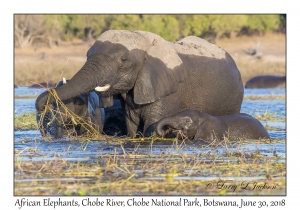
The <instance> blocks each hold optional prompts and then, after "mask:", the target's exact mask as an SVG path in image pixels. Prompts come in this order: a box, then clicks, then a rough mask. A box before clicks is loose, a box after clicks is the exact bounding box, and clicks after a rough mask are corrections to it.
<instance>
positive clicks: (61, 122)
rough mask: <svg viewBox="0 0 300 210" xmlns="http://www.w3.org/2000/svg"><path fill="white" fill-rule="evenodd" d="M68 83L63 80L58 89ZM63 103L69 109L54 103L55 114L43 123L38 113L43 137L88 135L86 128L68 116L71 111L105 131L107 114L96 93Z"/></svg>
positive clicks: (46, 116) (89, 93) (45, 118)
mask: <svg viewBox="0 0 300 210" xmlns="http://www.w3.org/2000/svg"><path fill="white" fill-rule="evenodd" d="M66 83H67V80H65V79H63V81H60V82H59V83H58V84H57V87H59V86H62V85H64V84H66ZM63 103H64V105H65V107H66V108H67V109H65V108H64V107H63V106H61V105H57V104H55V103H54V105H53V106H54V107H53V108H54V110H53V114H52V113H50V112H49V113H47V114H46V115H45V116H44V118H43V121H42V122H40V120H41V115H40V114H39V113H37V122H38V124H40V125H41V126H40V131H41V133H42V135H45V134H47V133H49V134H50V135H51V136H55V138H62V137H63V136H64V135H67V134H74V135H82V134H84V133H86V131H87V130H86V128H84V126H82V125H80V124H77V123H76V121H75V119H74V118H72V117H70V115H68V114H67V112H69V111H71V112H72V113H73V114H75V115H77V116H79V117H81V118H82V119H84V120H85V121H86V122H87V123H91V124H92V125H93V127H94V128H95V129H96V130H98V131H99V132H101V131H102V130H103V124H104V119H105V113H104V109H103V108H100V106H99V96H98V94H97V93H96V92H95V91H92V92H88V93H85V94H81V95H79V96H76V97H73V98H71V99H68V100H64V101H63Z"/></svg>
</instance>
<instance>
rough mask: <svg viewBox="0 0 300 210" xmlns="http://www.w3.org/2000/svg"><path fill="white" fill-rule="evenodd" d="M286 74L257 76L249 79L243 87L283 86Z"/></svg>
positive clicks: (284, 85)
mask: <svg viewBox="0 0 300 210" xmlns="http://www.w3.org/2000/svg"><path fill="white" fill-rule="evenodd" d="M285 87H286V76H270V75H266V76H257V77H253V78H252V79H250V80H249V81H248V82H247V83H246V85H245V88H285Z"/></svg>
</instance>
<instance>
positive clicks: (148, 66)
mask: <svg viewBox="0 0 300 210" xmlns="http://www.w3.org/2000/svg"><path fill="white" fill-rule="evenodd" d="M186 77H187V73H186V71H185V69H184V68H183V63H182V60H181V59H180V57H179V56H178V54H177V52H176V51H175V49H174V48H173V44H172V43H170V42H167V41H165V40H163V39H162V38H161V37H160V39H154V40H153V41H152V44H151V46H150V47H149V49H147V50H146V58H145V62H144V66H143V68H142V70H141V71H140V72H139V75H138V77H137V80H136V83H135V86H134V102H135V103H136V104H147V103H151V102H154V101H157V100H159V99H161V98H163V97H165V96H168V95H170V94H172V93H175V92H176V91H177V90H178V87H179V83H181V82H183V81H184V80H185V78H186Z"/></svg>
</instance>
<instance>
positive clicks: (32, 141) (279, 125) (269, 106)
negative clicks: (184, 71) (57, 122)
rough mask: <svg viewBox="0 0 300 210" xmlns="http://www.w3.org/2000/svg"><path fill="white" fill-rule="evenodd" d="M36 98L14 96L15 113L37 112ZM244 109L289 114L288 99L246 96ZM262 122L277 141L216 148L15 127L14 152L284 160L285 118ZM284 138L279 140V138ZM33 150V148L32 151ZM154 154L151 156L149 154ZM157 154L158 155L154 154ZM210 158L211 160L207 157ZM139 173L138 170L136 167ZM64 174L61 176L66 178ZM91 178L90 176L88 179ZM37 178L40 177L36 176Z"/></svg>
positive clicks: (87, 157)
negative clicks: (49, 136) (54, 134)
mask: <svg viewBox="0 0 300 210" xmlns="http://www.w3.org/2000/svg"><path fill="white" fill-rule="evenodd" d="M42 91H44V90H38V89H29V88H25V87H21V88H16V89H15V95H19V96H25V95H37V94H39V93H41V92H42ZM245 95H251V96H259V95H260V96H261V95H263V96H266V95H285V89H255V90H247V89H246V90H245ZM34 103H35V98H33V99H32V98H29V99H15V103H14V106H15V114H22V113H24V112H26V111H28V112H34V111H35V108H34ZM241 112H243V113H248V114H250V115H254V114H255V113H260V114H264V113H266V112H267V113H272V114H276V115H277V116H278V117H284V118H285V116H286V101H284V100H244V101H243V103H242V109H241ZM261 122H262V124H263V125H268V128H270V129H269V130H268V132H269V134H270V137H271V139H273V140H275V141H274V142H275V143H259V144H253V141H249V142H244V143H241V144H239V145H229V146H228V147H226V148H225V147H224V146H217V147H214V148H210V147H199V146H197V145H184V146H180V147H178V146H176V145H153V146H149V145H147V144H146V145H141V146H139V147H138V149H137V148H135V147H126V146H125V148H122V147H121V146H120V145H119V144H117V143H114V144H113V143H107V142H105V141H89V142H80V141H76V140H70V139H53V140H52V141H51V142H48V141H46V140H44V139H42V138H41V135H40V133H39V131H36V130H29V131H22V130H15V132H14V148H15V149H16V151H17V155H16V156H15V157H16V158H15V161H20V160H21V161H31V162H45V161H46V162H47V161H52V160H58V159H59V160H61V159H63V160H65V161H69V162H78V161H80V162H86V163H92V162H96V161H97V159H98V158H99V156H101V155H105V154H116V155H123V154H124V152H125V153H128V154H131V153H133V152H134V153H135V154H138V155H145V158H144V159H140V161H149V160H150V159H152V158H153V157H157V160H158V161H159V159H158V158H159V157H158V156H159V154H161V153H162V152H164V153H168V154H200V153H203V154H207V153H209V154H218V155H219V156H218V157H217V158H216V159H215V160H214V161H215V162H218V161H220V162H222V161H223V162H224V161H232V160H231V159H230V158H227V159H226V154H228V152H236V151H239V152H241V151H242V152H243V153H245V154H251V153H257V152H259V153H260V154H261V155H263V156H265V157H274V156H276V157H280V158H279V160H278V162H280V163H285V157H286V144H285V139H286V124H285V121H275V122H274V121H261ZM277 139H281V140H280V141H276V140H277ZM33 150H34V152H33ZM149 154H151V155H153V157H149V156H147V155H149ZM155 155H157V156H155ZM197 159H198V160H201V161H204V162H205V161H206V157H204V156H203V157H201V156H197ZM208 161H211V160H208ZM136 173H138V171H136ZM144 178H145V179H150V180H151V179H157V180H159V179H161V177H158V176H157V177H156V176H151V177H147V176H145V177H144ZM214 178H217V177H213V176H212V177H207V176H197V177H193V179H194V180H205V179H214ZM228 178H229V179H235V180H237V177H227V179H228ZM258 178H259V176H253V177H239V179H242V180H257V179H258ZM63 179H64V178H61V180H63ZM176 179H182V180H187V179H191V177H187V176H182V177H176ZM42 180H43V181H47V180H46V179H42ZM87 180H88V179H87ZM26 181H28V180H27V179H26V178H25V177H22V176H17V177H15V182H18V183H19V182H26ZM36 181H38V180H36Z"/></svg>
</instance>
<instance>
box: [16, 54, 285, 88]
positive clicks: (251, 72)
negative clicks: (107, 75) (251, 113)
mask: <svg viewBox="0 0 300 210" xmlns="http://www.w3.org/2000/svg"><path fill="white" fill-rule="evenodd" d="M236 63H237V66H238V68H239V70H240V72H241V76H242V80H243V83H244V84H245V83H246V82H247V81H248V80H249V79H250V78H252V77H254V76H257V75H285V69H286V68H285V62H277V61H276V62H275V61H274V62H270V61H259V60H255V61H251V62H248V61H237V62H236ZM83 64H84V62H83V61H76V60H67V58H57V59H54V58H49V59H45V60H33V61H29V60H28V61H23V60H21V61H18V60H16V61H15V75H14V78H15V81H14V82H15V84H16V85H18V86H30V85H32V84H36V83H39V82H47V81H48V82H51V83H57V82H58V81H60V80H61V79H62V77H65V78H67V79H70V78H72V77H73V76H74V74H75V73H76V72H77V71H78V70H79V69H80V68H81V67H82V66H83Z"/></svg>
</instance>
